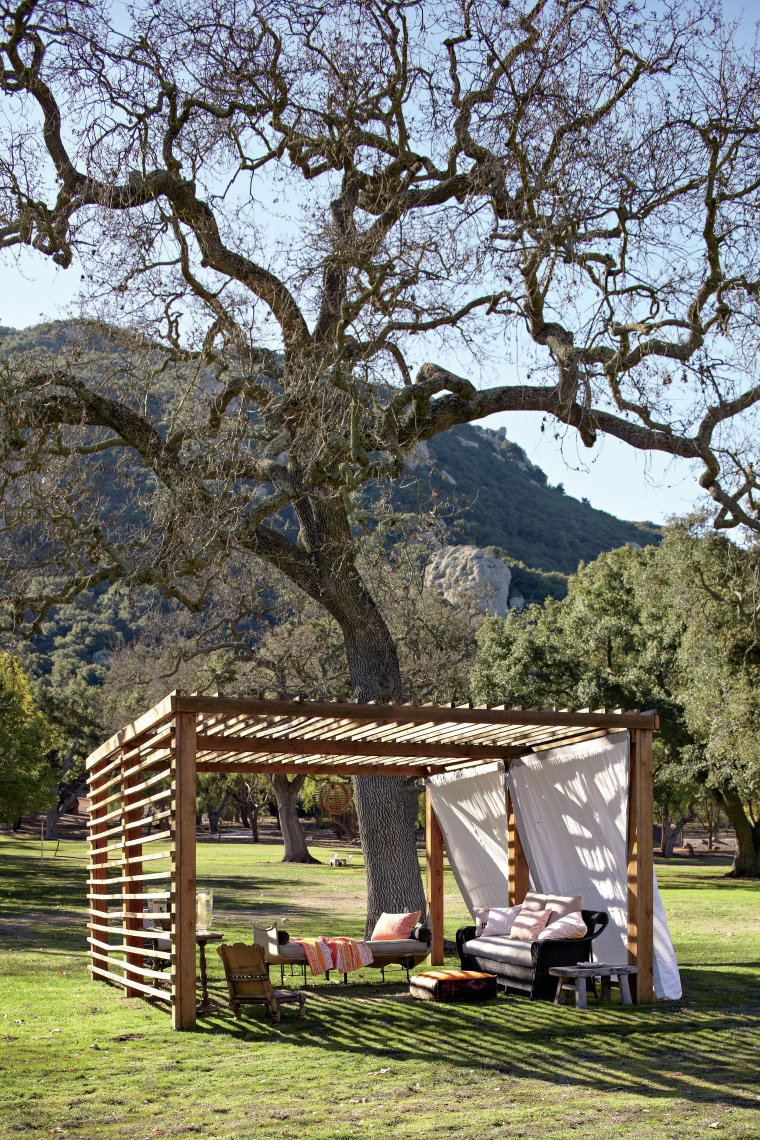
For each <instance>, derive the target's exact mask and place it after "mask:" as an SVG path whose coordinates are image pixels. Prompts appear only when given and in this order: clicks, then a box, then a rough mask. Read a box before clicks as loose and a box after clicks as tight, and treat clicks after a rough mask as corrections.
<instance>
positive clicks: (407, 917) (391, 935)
mask: <svg viewBox="0 0 760 1140" xmlns="http://www.w3.org/2000/svg"><path fill="white" fill-rule="evenodd" d="M420 914H421V912H420V911H419V910H415V911H412V912H411V913H410V914H386V913H385V912H383V913H382V914H381V915H380V917H379V918H378V920H377V922H376V923H375V929H374V930H373V931H372V934H371V935H370V939H369V940H370V942H391V941H393V939H395V938H409V936H410V935H411V933H412V931H413V930H414V924H415V923H416V921H417V919H418V918H419V917H420Z"/></svg>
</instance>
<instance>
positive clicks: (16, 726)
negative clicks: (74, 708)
mask: <svg viewBox="0 0 760 1140" xmlns="http://www.w3.org/2000/svg"><path fill="white" fill-rule="evenodd" d="M53 743H54V735H53V730H52V728H51V726H50V724H49V723H48V721H47V720H46V718H45V717H44V716H43V714H42V713H41V712H40V710H39V708H38V707H37V704H36V702H35V700H34V694H33V691H32V686H31V685H30V683H29V680H28V678H27V677H26V675H25V673H24V670H23V669H22V667H21V665H20V664H19V662H18V661H16V660H14V659H13V658H12V657H11V656H10V655H9V654H7V653H0V820H2V821H3V822H4V823H15V822H16V821H17V820H18V819H20V817H21V816H22V815H25V814H26V813H27V812H30V811H45V810H46V808H48V807H49V805H50V801H51V799H52V797H53V794H54V789H55V786H56V783H57V781H58V775H57V772H56V769H55V768H54V767H53V765H52V764H51V763H50V761H49V759H48V755H47V754H48V752H49V751H50V749H51V748H52V747H53Z"/></svg>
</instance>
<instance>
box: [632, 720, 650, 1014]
mask: <svg viewBox="0 0 760 1140" xmlns="http://www.w3.org/2000/svg"><path fill="white" fill-rule="evenodd" d="M652 798H653V773H652V733H651V732H635V733H632V734H631V762H630V776H629V801H628V961H629V963H630V964H631V965H633V966H637V967H638V973H637V974H636V976H635V978H632V983H633V985H632V989H633V993H634V1000H635V1001H636V1003H637V1004H638V1005H648V1004H650V1003H651V1002H653V1001H654V988H653V975H654V854H653V846H654V845H653V839H652Z"/></svg>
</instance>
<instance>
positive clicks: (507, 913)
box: [483, 903, 522, 938]
mask: <svg viewBox="0 0 760 1140" xmlns="http://www.w3.org/2000/svg"><path fill="white" fill-rule="evenodd" d="M521 910H522V906H521V904H520V903H518V904H517V906H506V907H491V908H490V910H489V911H488V921H487V922H486V925H485V929H484V930H483V934H484V935H485V936H486V937H487V938H490V937H491V936H495V937H500V936H502V935H505V934H507V935H509V934H511V933H512V927H513V925H514V921H515V919H516V918H517V916H518V915H519V913H520V911H521Z"/></svg>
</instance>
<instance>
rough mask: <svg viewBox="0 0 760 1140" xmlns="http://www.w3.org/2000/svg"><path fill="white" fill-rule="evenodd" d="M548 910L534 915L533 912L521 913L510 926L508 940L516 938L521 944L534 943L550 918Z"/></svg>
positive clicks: (534, 912)
mask: <svg viewBox="0 0 760 1140" xmlns="http://www.w3.org/2000/svg"><path fill="white" fill-rule="evenodd" d="M551 913H552V912H551V911H550V910H542V911H541V912H540V913H536V911H534V910H528V911H521V913H520V914H518V916H517V918H516V919H515V921H514V922H513V924H512V929H511V931H510V938H518V939H519V940H520V941H521V942H535V941H536V940H537V939H538V936H539V934H540V933H541V931H542V930H543V929H544V927H545V926H546V924H547V923H548V921H549V919H550V918H551Z"/></svg>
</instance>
